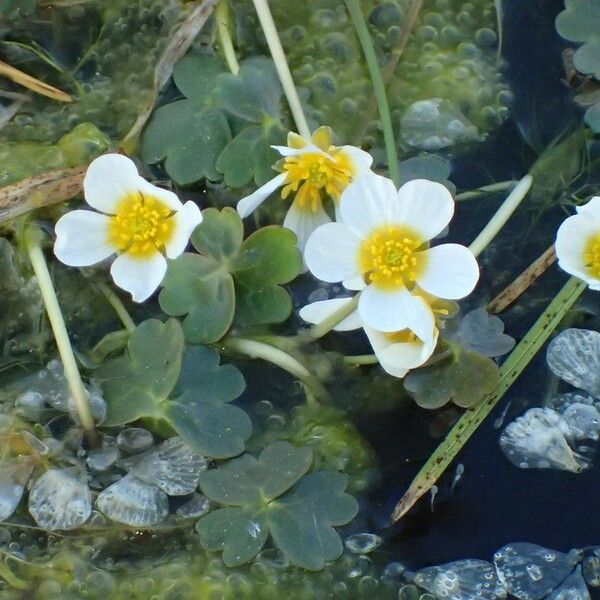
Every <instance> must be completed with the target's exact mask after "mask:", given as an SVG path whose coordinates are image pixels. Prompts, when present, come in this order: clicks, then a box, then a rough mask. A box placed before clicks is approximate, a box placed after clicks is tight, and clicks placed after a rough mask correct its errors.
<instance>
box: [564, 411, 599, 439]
mask: <svg viewBox="0 0 600 600" xmlns="http://www.w3.org/2000/svg"><path fill="white" fill-rule="evenodd" d="M561 414H562V417H563V419H564V420H565V421H566V422H567V423H568V424H569V427H570V429H571V436H572V439H574V440H594V441H596V440H598V438H599V437H600V412H598V410H597V409H596V407H595V406H593V405H591V404H583V403H577V402H576V403H573V404H569V405H568V406H566V407H565V408H564V410H563V411H562V412H561Z"/></svg>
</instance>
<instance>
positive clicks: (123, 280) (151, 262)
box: [110, 251, 167, 302]
mask: <svg viewBox="0 0 600 600" xmlns="http://www.w3.org/2000/svg"><path fill="white" fill-rule="evenodd" d="M166 272H167V261H166V259H165V257H164V256H163V255H162V254H161V253H160V252H158V251H157V252H156V253H155V254H153V255H152V256H150V257H149V258H144V259H141V258H133V257H131V256H129V255H128V254H121V255H120V256H117V258H116V259H115V262H114V263H113V264H112V267H111V268H110V274H111V275H112V278H113V280H114V282H115V283H116V284H117V285H118V286H119V287H120V288H121V289H123V290H125V291H127V292H129V293H130V294H131V297H132V298H133V300H134V302H143V301H144V300H146V299H147V298H149V297H150V296H151V295H152V294H153V293H154V291H155V290H156V289H157V288H158V286H159V285H160V282H161V281H162V280H163V277H164V276H165V273H166Z"/></svg>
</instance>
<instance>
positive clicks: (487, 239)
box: [469, 174, 533, 256]
mask: <svg viewBox="0 0 600 600" xmlns="http://www.w3.org/2000/svg"><path fill="white" fill-rule="evenodd" d="M532 184H533V177H532V176H531V175H529V174H527V175H525V177H523V179H521V180H520V181H519V183H517V185H516V186H515V187H514V189H513V190H512V192H511V193H510V194H509V195H508V196H507V197H506V200H505V201H504V202H503V203H502V204H501V205H500V208H499V209H498V210H497V211H496V213H495V214H494V216H493V217H492V218H491V219H490V221H489V223H488V224H487V225H486V226H485V227H484V228H483V230H482V231H481V233H480V234H479V235H478V236H477V237H476V238H475V239H474V240H473V243H472V244H471V245H470V246H469V250H471V252H472V253H473V255H474V256H479V255H480V254H481V253H482V252H483V251H484V250H485V249H486V248H487V247H488V245H489V244H490V243H491V241H492V240H493V239H494V238H495V237H496V235H498V232H499V231H500V230H501V229H502V228H503V227H504V225H505V224H506V222H507V221H508V219H510V217H511V216H512V214H513V213H514V212H515V210H517V207H518V206H519V204H521V202H522V201H523V199H524V198H525V196H527V194H528V192H529V190H530V189H531V186H532Z"/></svg>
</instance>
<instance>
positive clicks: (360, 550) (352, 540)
mask: <svg viewBox="0 0 600 600" xmlns="http://www.w3.org/2000/svg"><path fill="white" fill-rule="evenodd" d="M381 544H383V539H382V538H381V537H379V536H378V535H375V534H374V533H356V534H354V535H351V536H350V537H348V538H347V539H346V542H345V546H346V548H347V549H348V550H349V551H350V552H352V553H353V554H368V553H369V552H373V550H375V549H376V548H379V546H381Z"/></svg>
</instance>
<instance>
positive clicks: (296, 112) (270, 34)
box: [253, 0, 310, 140]
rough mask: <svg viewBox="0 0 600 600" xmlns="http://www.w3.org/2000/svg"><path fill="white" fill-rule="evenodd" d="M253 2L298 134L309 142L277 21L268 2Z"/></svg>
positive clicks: (263, 0)
mask: <svg viewBox="0 0 600 600" xmlns="http://www.w3.org/2000/svg"><path fill="white" fill-rule="evenodd" d="M253 2H254V8H255V9H256V14H257V16H258V20H259V21H260V26H261V27H262V30H263V32H264V34H265V38H266V40H267V45H268V46H269V50H270V52H271V56H272V58H273V62H274V63H275V68H276V69H277V75H279V80H280V81H281V86H282V87H283V92H284V94H285V97H286V98H287V101H288V104H289V106H290V110H291V111H292V116H293V117H294V121H295V123H296V127H297V128H298V133H299V134H300V135H301V136H302V137H303V138H305V139H307V140H308V139H310V129H309V127H308V122H307V121H306V116H305V115H304V110H303V109H302V103H301V102H300V97H299V96H298V91H297V90H296V86H295V85H294V80H293V78H292V74H291V72H290V67H289V65H288V62H287V59H286V58H285V53H284V51H283V47H282V46H281V40H280V39H279V35H278V34H277V28H276V27H275V21H273V15H272V14H271V9H270V8H269V4H268V2H267V0H253Z"/></svg>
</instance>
